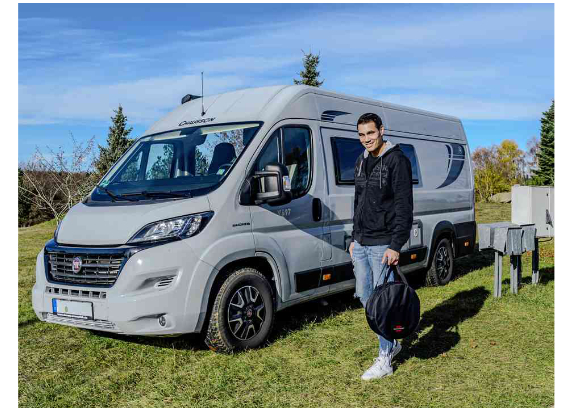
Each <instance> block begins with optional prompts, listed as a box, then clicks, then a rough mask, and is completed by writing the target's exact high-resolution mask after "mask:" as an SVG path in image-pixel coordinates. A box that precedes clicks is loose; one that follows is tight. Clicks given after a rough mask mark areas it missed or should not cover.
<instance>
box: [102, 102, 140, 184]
mask: <svg viewBox="0 0 569 408" xmlns="http://www.w3.org/2000/svg"><path fill="white" fill-rule="evenodd" d="M113 112H115V116H113V117H111V121H112V122H113V124H112V126H110V127H109V134H108V136H107V147H103V146H101V145H99V158H98V160H97V161H96V162H95V167H96V169H97V172H98V173H99V175H100V176H103V175H104V174H105V173H106V172H107V171H108V170H109V169H110V168H111V166H112V165H113V164H115V162H116V161H117V160H118V159H119V158H120V157H121V156H122V155H123V153H124V152H125V151H126V150H127V149H128V148H129V147H130V146H131V145H132V144H133V143H134V140H133V139H129V137H128V135H129V134H130V132H131V131H132V127H130V128H128V129H127V127H126V121H127V117H126V116H125V115H124V114H123V111H122V106H121V105H119V108H118V109H117V110H113Z"/></svg>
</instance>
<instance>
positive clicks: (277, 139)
mask: <svg viewBox="0 0 569 408" xmlns="http://www.w3.org/2000/svg"><path fill="white" fill-rule="evenodd" d="M311 157H312V152H311V143H310V131H309V130H308V129H307V128H304V127H285V128H281V129H279V130H277V131H275V132H274V133H273V134H272V135H271V139H270V140H269V142H268V143H267V144H266V145H265V147H264V149H263V151H262V152H261V154H260V156H259V157H258V158H257V162H256V164H255V171H261V170H264V168H265V166H266V165H267V164H268V163H281V164H284V165H285V166H286V167H287V169H288V175H289V177H290V181H291V187H292V188H291V193H292V198H293V199H294V198H298V197H300V196H302V195H304V194H305V193H306V191H307V190H308V188H309V186H310V172H311V171H312V169H311V165H312V164H311Z"/></svg>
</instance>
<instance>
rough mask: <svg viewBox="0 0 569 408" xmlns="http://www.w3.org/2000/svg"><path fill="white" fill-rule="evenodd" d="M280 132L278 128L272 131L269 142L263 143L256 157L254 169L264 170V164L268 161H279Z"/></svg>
mask: <svg viewBox="0 0 569 408" xmlns="http://www.w3.org/2000/svg"><path fill="white" fill-rule="evenodd" d="M280 134H281V131H280V129H279V130H276V131H274V132H273V134H272V135H271V138H270V140H269V142H268V143H267V144H266V145H265V148H264V149H263V152H262V153H261V154H260V155H259V158H258V159H257V164H256V165H255V171H263V170H265V166H266V165H267V164H269V163H280V161H279V152H280V148H279V145H280Z"/></svg>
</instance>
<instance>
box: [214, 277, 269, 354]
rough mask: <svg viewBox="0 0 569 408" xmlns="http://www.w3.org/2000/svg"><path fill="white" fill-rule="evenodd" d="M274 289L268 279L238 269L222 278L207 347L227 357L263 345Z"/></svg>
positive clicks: (267, 334)
mask: <svg viewBox="0 0 569 408" xmlns="http://www.w3.org/2000/svg"><path fill="white" fill-rule="evenodd" d="M274 311H275V308H274V296H273V289H272V288H271V285H270V283H269V281H268V280H267V278H266V277H265V276H264V275H263V274H262V273H260V272H259V271H257V270H256V269H253V268H247V267H246V268H241V269H238V270H236V271H234V272H232V273H230V274H228V275H227V276H226V277H225V280H224V281H223V284H222V285H221V287H220V288H219V290H218V292H217V294H216V295H215V299H214V302H213V305H212V307H211V313H210V317H209V321H208V322H207V329H206V332H205V339H204V340H205V343H206V345H207V346H208V347H209V348H210V349H212V350H214V351H218V352H224V353H228V352H231V351H234V350H243V349H248V348H255V347H259V346H261V345H262V344H264V343H265V342H266V340H267V338H268V336H269V334H270V332H271V330H272V327H273V321H274Z"/></svg>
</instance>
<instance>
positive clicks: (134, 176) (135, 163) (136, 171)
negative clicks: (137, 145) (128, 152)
mask: <svg viewBox="0 0 569 408" xmlns="http://www.w3.org/2000/svg"><path fill="white" fill-rule="evenodd" d="M141 162H142V150H139V151H138V153H136V154H135V155H134V156H133V158H132V159H131V160H130V161H129V162H128V163H127V165H126V166H125V169H124V170H123V171H122V173H121V175H120V177H119V180H120V181H136V180H138V179H139V175H140V164H141Z"/></svg>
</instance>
